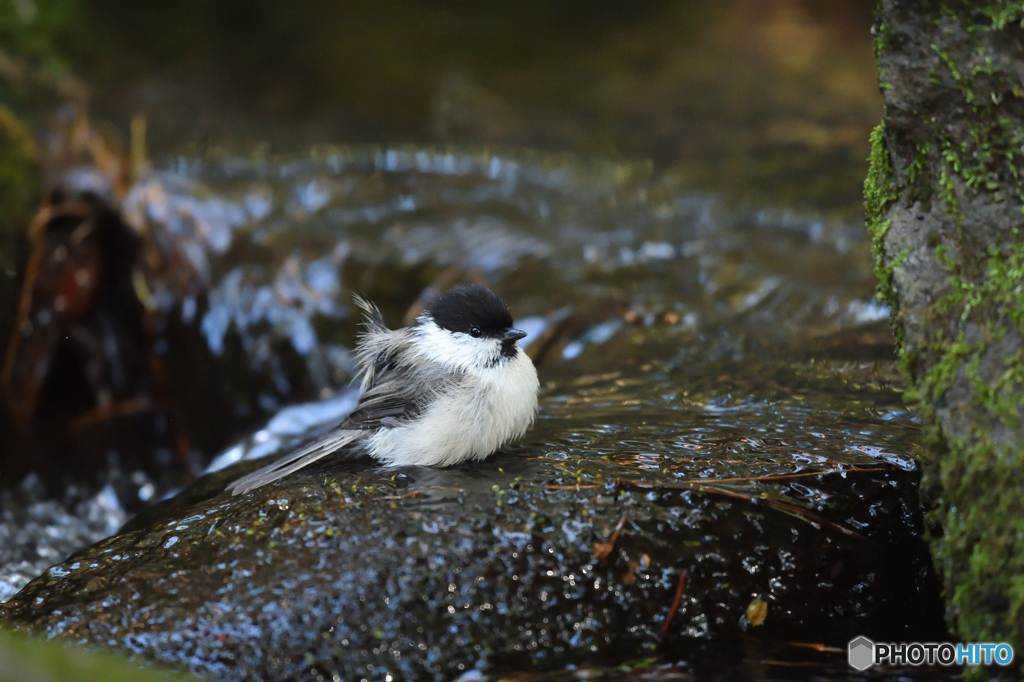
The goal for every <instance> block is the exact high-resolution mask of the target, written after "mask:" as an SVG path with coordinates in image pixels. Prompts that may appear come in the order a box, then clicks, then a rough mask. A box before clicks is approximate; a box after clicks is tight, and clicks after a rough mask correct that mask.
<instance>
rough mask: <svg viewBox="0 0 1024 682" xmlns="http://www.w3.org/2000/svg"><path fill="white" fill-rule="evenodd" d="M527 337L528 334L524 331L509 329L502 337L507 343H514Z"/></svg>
mask: <svg viewBox="0 0 1024 682" xmlns="http://www.w3.org/2000/svg"><path fill="white" fill-rule="evenodd" d="M525 336H526V332H524V331H523V330H522V329H509V330H508V331H506V332H505V335H504V336H502V337H501V340H502V341H503V342H505V343H512V342H513V341H518V340H519V339H521V338H523V337H525Z"/></svg>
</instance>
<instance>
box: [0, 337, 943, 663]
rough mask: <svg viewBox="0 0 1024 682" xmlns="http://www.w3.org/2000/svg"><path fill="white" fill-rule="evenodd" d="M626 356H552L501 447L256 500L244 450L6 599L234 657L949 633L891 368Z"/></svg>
mask: <svg viewBox="0 0 1024 682" xmlns="http://www.w3.org/2000/svg"><path fill="white" fill-rule="evenodd" d="M613 345H614V344H613ZM611 352H613V353H614V352H615V351H614V349H613V350H612V351H611ZM619 352H621V351H619ZM585 358H586V356H584V358H583V359H585ZM576 362H579V360H577V361H576ZM605 369H606V370H607V371H605V372H602V373H592V372H583V373H569V374H561V373H555V374H553V375H552V383H551V384H550V387H549V389H548V390H547V391H546V393H545V395H544V398H543V401H542V403H543V404H542V408H541V415H542V416H541V419H540V422H539V424H538V425H537V427H536V429H535V430H534V431H532V432H531V433H530V434H529V436H528V437H527V439H526V441H525V442H524V443H523V444H522V445H521V446H518V447H515V448H510V449H509V450H508V451H507V452H505V453H502V454H499V455H496V456H494V457H492V458H490V459H488V460H487V461H485V462H483V463H479V464H476V465H472V466H464V467H455V468H451V469H445V470H437V469H420V468H407V469H397V470H394V469H381V468H379V467H377V466H375V465H374V463H373V462H371V461H366V460H347V461H346V460H342V459H336V460H334V461H332V462H329V463H328V464H326V465H325V466H323V467H321V468H319V469H316V470H311V471H304V472H301V473H299V474H296V475H294V476H292V477H289V478H286V479H284V480H283V481H280V482H278V483H276V484H273V485H270V486H267V487H265V488H261V489H258V490H257V491H255V492H253V493H251V494H248V495H245V496H242V497H230V496H228V495H227V494H225V493H224V492H223V487H224V485H225V484H226V483H227V482H228V481H229V480H232V479H233V478H234V477H235V476H237V475H238V474H239V473H240V471H239V468H238V467H235V468H229V469H225V470H223V471H220V472H218V473H215V474H212V475H210V476H207V477H205V478H203V479H202V480H200V481H199V482H198V483H197V484H196V485H195V486H193V487H192V488H190V489H189V490H187V491H186V492H185V493H184V494H183V495H181V496H179V497H178V498H176V499H173V500H170V501H168V502H166V503H163V504H161V505H158V506H157V507H154V508H152V509H151V510H149V511H147V512H144V513H143V514H141V515H140V516H138V517H137V518H136V519H134V520H133V521H132V522H130V523H129V524H128V526H127V527H126V528H125V529H123V530H122V532H121V533H119V534H118V535H117V536H115V537H113V538H111V539H109V540H106V541H104V542H101V543H99V544H97V545H95V546H93V547H92V548H90V549H88V550H85V551H84V552H81V553H79V554H77V555H76V556H74V557H71V558H70V559H69V560H68V561H66V562H63V563H62V564H59V565H57V566H55V567H53V568H52V569H50V570H49V571H48V572H47V573H46V574H45V575H44V576H42V577H41V578H40V579H38V580H36V581H35V582H33V583H32V584H31V585H29V586H28V587H27V588H26V589H25V590H23V591H22V592H21V593H20V594H19V595H17V596H16V597H15V598H14V599H13V600H11V601H10V602H8V603H7V604H6V605H5V607H4V610H3V612H2V614H3V615H2V619H3V621H4V622H5V623H6V624H8V625H13V626H16V627H32V628H38V629H40V630H41V631H43V632H45V633H47V634H48V635H49V636H54V637H59V638H70V639H81V640H87V641H94V642H111V643H113V644H115V645H117V646H120V647H123V648H126V649H128V650H130V651H133V652H135V653H136V654H138V655H140V656H142V657H143V658H147V659H156V660H161V661H173V662H178V663H184V664H186V665H188V666H190V667H192V668H193V669H194V670H196V671H202V672H206V673H208V674H212V675H215V676H217V677H218V678H222V679H247V678H253V677H263V678H270V679H282V678H291V677H300V676H305V675H307V674H311V672H310V671H312V673H313V674H319V675H322V676H324V677H331V676H338V677H339V678H358V677H366V678H367V679H370V678H374V679H376V678H383V677H385V675H387V674H391V675H392V676H393V677H395V678H398V679H410V678H413V677H418V678H427V679H449V678H451V677H452V676H453V675H457V674H458V672H459V671H470V670H479V671H481V672H485V673H499V672H501V671H514V670H539V671H543V670H557V669H562V668H565V667H566V666H568V665H581V664H587V665H614V664H618V663H622V662H626V661H630V660H635V659H639V658H651V657H654V658H657V659H658V660H661V661H674V660H675V661H678V660H685V661H687V665H690V666H693V669H695V670H700V669H703V668H702V666H703V667H704V668H708V667H710V668H717V667H719V666H720V665H721V663H722V661H723V660H731V661H732V663H731V664H732V665H740V664H741V662H742V661H744V660H747V662H748V663H749V662H750V661H749V659H750V658H751V657H753V658H755V659H756V658H757V657H758V654H757V652H758V651H762V652H767V651H772V652H773V654H772V655H773V656H775V655H779V656H782V657H784V658H788V659H789V660H803V661H805V662H806V661H807V660H808V657H812V658H816V660H817V661H818V663H817V664H820V665H823V666H825V667H826V668H828V666H841V667H842V669H845V663H844V660H843V659H842V657H841V656H836V655H833V659H835V660H831V659H829V658H828V657H827V656H826V657H825V658H824V659H822V656H821V654H819V653H813V654H811V653H805V651H806V650H802V649H800V648H799V647H786V646H785V645H783V644H780V642H819V643H822V642H824V643H828V644H830V645H832V646H842V645H844V644H845V642H846V641H847V640H848V639H849V638H851V637H852V636H854V635H855V634H857V633H862V632H869V633H872V635H873V636H875V637H878V638H880V639H884V638H885V637H891V638H895V639H920V638H923V639H928V638H931V637H939V636H942V633H941V632H936V631H935V628H936V625H937V624H938V625H939V626H940V628H941V623H940V621H941V619H939V618H937V616H936V614H937V609H938V608H939V602H938V600H937V595H936V592H935V591H934V584H933V581H932V579H931V575H930V570H929V564H928V562H927V555H926V553H925V552H924V551H923V546H922V544H921V543H920V542H919V541H918V540H917V539H916V538H917V535H918V533H919V532H920V516H919V514H918V511H917V509H918V502H917V499H916V493H915V483H916V478H917V472H916V471H915V469H914V465H913V455H914V454H915V453H916V452H917V447H918V446H917V444H916V442H917V436H918V431H917V427H916V425H915V424H914V423H913V421H912V419H911V418H910V416H909V415H907V414H906V413H905V412H901V411H899V398H898V394H897V393H895V392H893V391H892V388H891V384H890V382H891V379H892V375H891V369H888V370H887V369H885V368H884V367H878V366H877V365H871V364H860V365H857V364H852V365H851V364H850V363H848V362H845V361H836V362H832V363H823V364H822V365H819V366H817V367H811V368H808V367H807V366H806V364H804V363H795V364H792V365H790V366H788V367H783V366H779V365H774V366H773V367H767V366H760V370H761V371H754V372H752V371H751V367H749V366H747V365H734V364H731V363H730V362H728V361H726V362H719V363H707V364H700V365H690V364H688V363H686V362H683V361H681V360H680V358H678V357H672V358H668V359H664V358H663V359H662V360H660V361H656V362H655V363H654V365H653V366H647V367H645V368H638V367H635V366H633V367H631V366H630V365H629V363H626V364H622V363H621V362H620V363H619V364H618V365H617V366H615V365H611V364H608V365H606V367H605ZM750 376H758V377H759V379H758V380H757V381H755V382H750V381H749V379H748V378H749V377H750ZM880 414H887V415H888V416H887V417H886V419H887V420H888V421H887V428H886V429H880V428H876V427H874V426H872V425H873V424H877V423H880V422H879V419H878V415H880ZM248 466H250V467H251V466H259V464H258V463H253V464H252V465H248ZM617 527H618V528H619V531H618V533H617V534H616V533H615V529H616V528H617ZM613 536H614V537H613ZM681 575H685V576H686V578H685V590H684V591H683V592H682V593H681V594H678V590H679V585H680V584H681V580H680V576H681ZM677 594H678V605H677V607H676V608H675V609H673V608H672V605H673V602H675V601H676V599H677ZM755 598H756V599H761V600H762V601H764V602H765V603H766V604H767V611H768V614H769V615H768V618H767V620H766V623H765V625H764V626H761V627H759V628H751V627H750V619H749V617H748V615H747V610H748V607H749V605H750V603H751V601H752V599H755ZM663 631H664V632H663ZM744 633H745V634H744ZM741 635H742V636H743V637H742V641H743V642H745V644H744V645H743V647H741V648H737V647H738V644H737V642H739V641H740V639H739V638H740V637H741ZM780 650H781V651H780Z"/></svg>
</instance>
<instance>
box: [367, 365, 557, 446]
mask: <svg viewBox="0 0 1024 682" xmlns="http://www.w3.org/2000/svg"><path fill="white" fill-rule="evenodd" d="M538 387H539V383H538V380H537V370H536V369H534V367H533V362H531V361H530V358H528V357H527V356H526V354H525V353H523V352H522V350H519V351H518V352H517V353H516V355H515V357H514V358H512V359H511V360H509V361H508V362H503V363H498V364H497V365H495V366H493V367H485V368H482V369H476V370H474V371H470V372H467V373H466V377H465V380H464V382H460V386H459V387H458V389H457V390H454V391H450V392H448V393H446V394H444V395H441V396H438V397H437V398H436V399H435V400H434V402H433V403H432V404H431V405H430V406H429V407H428V408H427V409H426V410H425V411H424V412H423V414H422V415H420V417H419V418H418V419H416V420H415V421H412V422H410V423H408V424H405V425H402V426H399V427H396V428H393V429H381V430H380V431H378V432H377V433H375V434H374V435H373V436H371V437H370V438H369V439H368V449H369V451H370V454H371V455H373V456H374V457H375V458H377V459H378V460H380V461H382V462H384V463H385V464H386V465H389V466H408V465H418V466H448V465H450V464H456V463H458V462H462V461H465V460H467V459H483V458H484V457H487V456H488V455H490V454H491V453H492V452H494V451H495V450H497V449H498V448H500V447H501V446H502V445H504V444H505V443H507V442H509V441H511V440H514V439H516V438H518V437H520V436H522V435H523V433H525V432H526V430H527V429H528V428H529V427H530V424H532V423H533V419H534V416H535V414H536V412H537V389H538Z"/></svg>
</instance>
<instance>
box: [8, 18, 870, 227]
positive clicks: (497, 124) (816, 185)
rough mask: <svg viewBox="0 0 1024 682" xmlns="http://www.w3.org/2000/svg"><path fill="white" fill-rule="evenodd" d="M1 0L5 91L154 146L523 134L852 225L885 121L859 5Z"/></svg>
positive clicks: (496, 139) (520, 138)
mask: <svg viewBox="0 0 1024 682" xmlns="http://www.w3.org/2000/svg"><path fill="white" fill-rule="evenodd" d="M2 5H3V10H2V14H0V40H2V43H0V50H2V55H0V77H2V78H3V79H4V81H5V82H4V84H3V91H2V95H3V96H4V98H5V99H13V100H14V101H15V102H16V103H17V104H18V106H20V107H21V110H20V113H21V114H22V115H23V116H28V117H29V118H30V119H34V118H36V117H38V116H39V114H40V113H41V112H42V111H44V110H45V108H44V107H41V103H42V104H46V103H48V102H52V100H53V97H50V98H49V99H47V98H45V97H38V96H36V97H34V98H33V97H30V96H28V90H30V89H31V88H29V87H28V82H29V81H30V80H33V79H30V78H27V77H26V76H25V75H24V74H22V76H21V77H20V78H18V77H15V75H16V73H15V72H17V71H19V70H21V71H22V72H29V71H31V72H32V73H33V74H34V83H35V84H36V86H38V85H39V84H40V82H41V83H43V85H44V86H45V88H42V89H48V92H50V93H53V92H54V91H56V90H61V91H62V96H65V97H66V96H69V94H75V93H78V92H82V93H84V94H83V95H82V96H83V97H85V98H86V99H87V100H88V102H89V105H90V109H91V111H92V114H93V116H94V118H95V119H96V120H98V121H100V122H103V123H106V124H107V126H108V128H109V129H110V130H112V131H119V132H118V134H120V135H121V137H122V138H124V137H126V132H127V130H128V121H129V119H130V117H131V116H132V115H134V114H137V113H143V114H145V115H146V116H147V119H148V122H149V126H148V131H149V138H148V139H149V143H150V146H151V150H152V151H153V152H154V154H155V156H156V158H157V159H159V158H160V157H161V155H163V154H168V153H176V152H182V153H186V154H190V155H195V154H203V153H206V152H207V151H208V150H209V149H210V148H211V147H213V148H218V149H220V148H228V149H231V150H233V151H239V150H242V151H246V150H250V149H252V148H253V147H257V146H262V147H265V148H269V149H271V150H274V151H282V152H294V151H298V150H302V149H303V148H304V147H305V146H308V145H310V144H315V143H346V144H359V143H386V144H393V143H414V144H418V145H422V144H445V145H446V144H457V145H490V146H497V147H502V148H505V147H515V148H521V147H529V148H534V149H540V150H543V151H558V152H562V151H570V152H575V153H580V154H584V155H599V156H602V157H611V158H626V159H650V160H652V161H653V162H654V164H655V167H656V169H657V170H658V171H659V172H667V173H668V176H669V177H670V178H672V181H675V182H679V183H681V184H683V185H688V186H693V187H696V188H699V189H707V190H711V191H714V192H716V193H719V194H722V195H724V196H728V197H731V198H733V199H736V200H739V201H743V202H752V203H754V204H764V203H766V202H767V203H769V204H771V205H783V206H788V207H795V208H802V209H814V210H822V211H828V212H839V213H842V214H843V215H844V216H847V217H859V211H860V209H859V204H860V184H861V181H862V178H863V176H864V172H865V169H866V162H865V161H864V159H865V157H866V156H867V136H868V132H869V131H870V129H871V127H872V126H873V125H874V124H876V123H877V121H878V120H879V119H880V117H881V99H880V97H879V95H878V89H877V80H876V77H875V73H874V63H873V59H872V53H871V36H870V23H871V9H872V3H871V2H869V1H868V0H773V1H771V2H765V1H764V0H723V1H720V2H710V1H705V2H686V1H684V0H674V1H670V0H651V1H650V2H644V3H610V2H609V3H603V2H599V3H594V2H524V3H471V2H458V1H455V2H433V1H423V2H412V1H408V0H405V1H402V0H399V1H392V2H386V3H356V2H326V1H322V0H314V1H310V2H302V3H276V2H252V1H248V2H243V1H242V0H220V1H218V2H208V1H204V0H183V1H181V2H174V3H140V2H131V1H129V0H92V1H84V0H63V1H60V2H58V1H55V0H51V1H49V2H46V1H42V0H3V3H2ZM66 74H70V75H73V76H75V77H76V78H77V79H78V80H77V84H81V88H78V89H76V87H74V86H73V85H71V84H69V83H70V81H69V79H64V81H63V82H62V81H61V76H62V75H66ZM19 81H20V82H19ZM36 89H37V90H39V89H40V88H39V87H36ZM33 122H36V121H34V120H33ZM116 136H117V135H113V137H116Z"/></svg>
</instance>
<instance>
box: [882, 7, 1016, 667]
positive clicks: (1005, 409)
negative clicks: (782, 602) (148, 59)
mask: <svg viewBox="0 0 1024 682" xmlns="http://www.w3.org/2000/svg"><path fill="white" fill-rule="evenodd" d="M1021 14H1022V10H1021V8H1020V5H1019V3H948V2H947V3H940V4H937V5H935V6H933V7H914V8H913V9H909V8H907V7H899V6H898V5H897V3H895V2H888V1H886V2H882V3H881V4H880V6H879V10H878V17H877V23H876V28H877V27H878V26H883V25H884V27H885V31H886V40H885V43H884V45H882V46H881V47H880V48H879V49H878V50H877V58H878V62H879V71H880V73H883V74H884V75H885V78H886V79H887V81H888V82H889V83H890V84H891V85H892V88H891V89H883V97H884V99H885V103H886V114H885V121H884V123H883V125H882V126H880V127H879V129H878V130H877V131H876V135H875V136H873V138H872V144H873V147H872V156H871V168H872V170H871V174H870V175H869V178H868V180H867V181H866V182H865V211H866V216H867V223H868V228H869V230H870V231H871V234H872V237H873V244H874V247H875V248H874V255H875V259H876V262H875V272H876V274H877V275H878V278H879V292H880V295H881V296H882V297H883V299H885V300H886V301H887V302H891V303H892V304H893V326H894V331H895V333H896V336H897V339H898V341H899V349H898V353H899V355H900V365H901V367H902V368H903V369H904V371H905V372H906V374H907V378H908V381H909V386H908V389H907V392H906V397H907V399H908V400H910V401H911V402H912V403H914V404H915V405H916V406H917V407H918V409H919V410H920V413H921V415H922V419H923V422H924V434H925V441H926V443H927V445H928V455H927V457H926V459H925V467H924V484H925V486H926V488H927V489H928V490H929V491H930V492H931V493H932V494H933V495H935V496H936V504H937V507H936V508H935V510H934V511H933V512H931V514H930V521H931V525H932V526H933V527H934V528H935V529H936V531H935V532H934V533H933V537H932V541H931V544H932V549H933V554H934V559H935V562H936V566H937V567H938V568H939V569H940V572H941V573H942V576H943V580H944V586H945V596H946V600H947V615H948V618H949V620H950V622H951V624H953V625H954V626H955V627H956V629H957V632H958V634H959V635H960V637H962V638H963V639H964V640H967V641H1008V642H1010V643H1012V644H1013V645H1014V646H1015V647H1016V648H1017V649H1018V650H1020V649H1021V647H1022V646H1024V589H1022V581H1021V579H1020V576H1021V575H1022V574H1024V482H1022V476H1021V474H1022V473H1024V472H1022V468H1024V467H1022V454H1024V421H1022V415H1024V411H1022V408H1024V239H1022V235H1021V228H1024V212H1022V209H1024V155H1022V154H1021V149H1022V148H1024V83H1022V81H1021V76H1020V71H1019V68H1017V67H1016V66H1015V65H1018V64H1020V63H1021V60H1022V59H1024V26H1022V24H1021ZM887 163H888V164H889V165H886V164H887ZM889 189H891V190H892V193H887V190H889ZM933 199H934V200H933Z"/></svg>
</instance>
